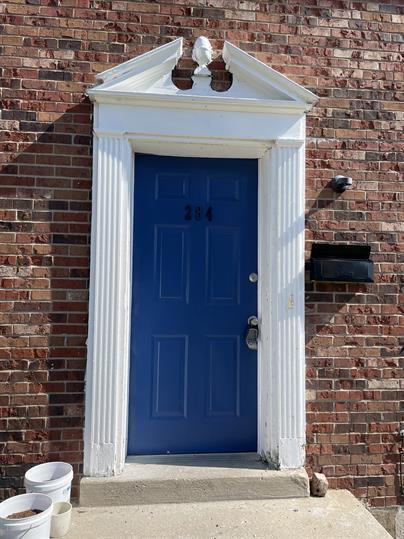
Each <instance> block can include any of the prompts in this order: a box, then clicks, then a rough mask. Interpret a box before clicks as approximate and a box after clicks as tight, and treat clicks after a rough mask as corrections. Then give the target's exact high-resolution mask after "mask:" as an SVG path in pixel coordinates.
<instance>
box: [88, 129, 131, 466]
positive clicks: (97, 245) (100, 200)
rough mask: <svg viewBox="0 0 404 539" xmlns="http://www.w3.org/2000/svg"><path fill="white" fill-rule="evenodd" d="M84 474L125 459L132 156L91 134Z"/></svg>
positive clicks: (118, 143) (122, 144) (119, 144)
mask: <svg viewBox="0 0 404 539" xmlns="http://www.w3.org/2000/svg"><path fill="white" fill-rule="evenodd" d="M93 170H94V172H93V191H92V196H93V202H92V221H91V268H90V302H89V331H88V356H87V372H86V408H85V432H84V474H85V475H90V476H91V475H113V474H117V473H120V472H121V471H122V468H123V465H124V463H125V457H126V438H127V436H126V432H127V414H128V373H129V365H128V361H129V339H130V307H131V278H130V274H131V266H132V246H131V241H132V222H133V221H132V204H133V184H134V175H133V155H132V149H131V146H130V144H129V142H128V141H127V140H126V139H125V138H121V137H117V136H102V135H100V136H97V135H95V136H94V163H93Z"/></svg>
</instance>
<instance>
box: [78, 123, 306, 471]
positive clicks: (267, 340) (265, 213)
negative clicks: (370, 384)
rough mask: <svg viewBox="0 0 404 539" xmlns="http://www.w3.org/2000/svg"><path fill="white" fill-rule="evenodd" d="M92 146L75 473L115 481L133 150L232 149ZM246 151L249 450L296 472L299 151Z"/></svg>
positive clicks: (124, 405)
mask: <svg viewBox="0 0 404 539" xmlns="http://www.w3.org/2000/svg"><path fill="white" fill-rule="evenodd" d="M95 141H96V147H95V163H96V166H95V168H94V175H95V178H94V188H93V193H94V198H93V205H94V209H93V217H92V243H91V253H92V254H91V274H90V323H89V339H88V359H89V364H88V367H87V383H86V423H85V424H86V429H85V442H84V454H85V468H84V473H85V474H86V475H115V474H117V473H120V471H122V469H123V465H124V463H125V459H126V440H127V423H128V419H127V418H128V393H129V336H130V303H131V265H132V262H131V258H132V230H133V226H132V225H133V196H134V195H133V187H134V167H135V165H136V158H135V152H134V149H133V148H134V147H135V148H136V150H137V151H139V152H142V153H144V152H145V151H148V152H152V153H158V154H160V155H161V154H162V153H163V152H164V150H165V148H168V149H169V153H167V154H165V153H164V154H165V155H173V154H174V155H187V156H189V157H197V156H200V154H201V153H202V152H204V150H206V153H205V154H204V155H209V156H216V157H226V158H227V157H235V156H236V155H238V156H240V151H239V150H240V148H238V149H237V151H235V150H234V146H233V145H229V146H225V145H222V144H220V146H219V145H217V144H215V140H214V139H212V140H211V141H209V143H207V142H206V140H199V141H197V140H195V139H194V140H192V141H190V140H189V139H187V140H186V141H185V140H184V141H183V142H182V143H181V142H174V141H171V142H169V145H168V146H165V142H166V141H165V140H164V139H163V140H162V139H159V138H158V137H156V139H155V140H154V142H151V141H150V140H147V141H146V143H142V142H141V140H140V139H139V138H137V139H135V140H133V139H131V138H130V137H128V136H116V135H115V136H110V135H106V136H105V135H104V134H101V133H97V135H96V136H95ZM216 142H217V141H216ZM246 146H247V147H244V149H245V150H247V151H245V152H242V153H243V155H245V154H246V153H247V154H248V155H249V156H250V157H256V158H258V159H259V167H258V268H259V269H258V271H259V281H258V316H259V319H260V328H261V332H260V342H259V347H258V440H257V447H258V452H259V453H260V454H261V455H262V456H264V457H265V458H266V459H267V460H270V461H271V462H272V463H273V464H275V465H276V466H278V467H280V468H298V467H301V466H302V465H303V464H304V444H305V398H304V394H305V390H304V383H305V377H304V362H305V356H304V145H303V143H302V141H277V142H272V144H271V145H268V147H267V148H266V149H265V150H264V151H262V147H261V145H257V146H255V147H252V146H251V144H248V145H246ZM252 149H254V150H255V151H252Z"/></svg>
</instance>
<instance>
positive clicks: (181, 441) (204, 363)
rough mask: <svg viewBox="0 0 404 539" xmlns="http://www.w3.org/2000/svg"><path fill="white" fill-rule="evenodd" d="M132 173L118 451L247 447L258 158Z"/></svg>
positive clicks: (252, 436)
mask: <svg viewBox="0 0 404 539" xmlns="http://www.w3.org/2000/svg"><path fill="white" fill-rule="evenodd" d="M135 169H136V172H135V212H134V215H135V220H134V246H133V249H134V258H133V303H132V339H131V374H130V403H129V434H128V437H129V439H128V454H129V455H133V454H165V453H208V452H236V451H254V450H256V447H257V426H256V425H257V362H256V359H257V358H256V352H255V351H253V350H250V349H249V348H248V347H247V346H246V344H245V339H244V336H245V331H246V326H247V320H248V317H249V316H251V315H256V314H257V285H256V283H252V282H250V280H249V275H250V274H251V273H252V272H256V271H257V161H256V160H253V159H205V158H204V159H200V158H183V157H160V156H155V155H137V156H136V164H135Z"/></svg>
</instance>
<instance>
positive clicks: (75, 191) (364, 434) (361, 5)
mask: <svg viewBox="0 0 404 539" xmlns="http://www.w3.org/2000/svg"><path fill="white" fill-rule="evenodd" d="M400 10H403V4H402V1H401V0H388V1H385V2H382V1H379V2H353V1H352V2H351V1H336V2H335V1H331V0H311V1H308V0H306V1H304V2H298V1H291V2H285V1H271V2H268V1H259V2H258V1H252V0H251V1H250V0H235V1H230V0H204V1H198V2H197V1H190V0H175V1H174V0H162V1H139V2H136V1H134V2H132V1H129V2H127V1H101V0H59V1H57V0H9V1H7V0H6V1H5V2H3V4H2V5H1V6H0V25H1V36H0V46H1V65H0V88H1V102H2V105H1V107H2V112H1V118H0V160H1V166H2V172H1V180H0V264H1V266H0V285H1V286H0V326H1V327H0V361H1V364H2V368H1V370H0V465H1V474H0V476H1V480H0V487H1V488H0V495H1V496H9V495H11V494H14V493H16V492H20V491H21V487H22V476H23V474H24V471H25V469H26V468H27V467H29V466H31V465H32V464H35V463H38V462H42V461H44V460H48V459H59V458H60V459H64V460H67V461H69V462H71V463H72V464H73V465H74V469H75V472H76V478H78V477H79V475H80V473H81V471H82V452H83V441H82V427H83V417H84V410H83V391H84V369H85V357H86V347H85V344H86V343H85V342H86V334H87V325H86V324H87V295H88V268H89V234H90V225H89V223H90V210H91V200H90V199H91V125H92V117H91V111H92V108H91V104H90V103H89V102H88V100H87V99H86V97H85V95H84V92H85V90H86V88H87V87H88V86H90V85H91V84H93V83H94V81H95V75H96V73H98V72H100V71H102V70H104V69H107V68H109V67H112V66H113V65H116V64H118V63H121V62H123V61H125V60H127V59H129V58H132V57H134V56H135V55H137V54H140V53H142V52H145V51H147V50H150V49H151V48H153V47H156V46H158V45H161V44H163V43H165V42H167V41H170V40H171V39H173V38H174V37H177V36H183V37H184V38H185V44H186V50H185V55H184V58H183V59H182V60H181V61H180V63H179V65H178V67H177V69H176V70H175V81H176V83H177V84H178V85H179V86H180V87H182V88H186V87H189V85H190V74H191V71H192V67H193V63H192V61H191V52H190V51H191V46H192V44H193V42H194V40H195V38H196V37H197V36H199V35H206V36H207V37H209V38H210V39H211V41H212V43H213V45H214V47H215V49H216V50H219V49H221V46H222V43H223V40H224V39H227V40H229V41H231V42H233V43H234V44H235V45H237V46H239V47H241V48H242V49H243V50H245V51H247V52H249V53H251V54H253V55H255V56H256V57H257V58H258V59H260V60H262V61H263V62H265V63H267V64H269V65H271V66H272V67H274V68H275V69H277V70H279V71H280V72H282V73H284V74H286V75H287V76H289V77H290V78H292V79H293V80H295V81H296V82H298V83H300V84H302V85H304V86H306V87H307V88H309V89H310V90H312V91H314V92H315V93H317V95H319V96H320V97H321V100H320V102H319V104H318V106H317V107H316V108H315V109H314V110H313V111H312V112H311V113H310V114H309V117H308V126H307V137H308V141H307V162H306V170H307V187H306V197H307V235H306V237H307V257H309V254H310V243H311V242H312V241H328V242H341V243H344V242H350V243H356V242H357V243H369V244H370V245H371V247H372V258H373V260H374V261H375V265H376V282H375V283H374V284H345V283H342V284H341V283H316V284H314V283H311V282H310V281H309V278H308V277H307V297H306V302H307V317H306V333H307V420H308V427H307V444H308V445H307V467H308V470H309V471H310V470H316V471H322V472H324V473H325V474H326V475H327V476H328V479H329V482H330V485H331V487H336V488H349V489H350V490H352V492H353V493H354V494H355V495H356V496H358V497H359V498H361V499H364V500H366V501H367V502H368V503H370V504H371V505H373V506H377V507H384V506H388V505H394V504H397V503H402V501H403V500H402V499H401V498H398V481H397V462H398V448H399V444H398V442H399V437H398V435H397V431H398V430H399V428H400V424H401V425H402V424H403V423H401V422H402V421H403V420H404V417H403V410H404V407H403V404H402V402H403V400H404V399H403V397H404V377H403V365H404V362H403V347H404V342H403V341H404V316H403V309H404V307H403V305H404V294H403V253H404V248H403V247H404V204H403V203H404V182H403V178H402V176H400V164H401V165H402V162H403V155H404V147H403V144H402V141H401V142H400V136H401V134H402V127H403V123H402V122H401V123H400V121H402V110H403V93H402V89H403V72H402V71H403V70H402V66H403V63H402V55H401V53H402V50H403V44H402V42H403V35H404V24H403V23H404V18H403V16H402V14H401V15H400ZM212 67H213V71H214V84H215V87H216V88H217V89H224V88H226V87H228V85H229V83H230V78H229V75H228V73H227V72H226V71H225V69H224V65H223V62H222V61H221V59H220V58H219V59H217V60H216V61H215V62H214V64H213V66H212ZM336 173H347V174H349V175H350V176H352V177H353V178H354V188H353V189H352V190H351V191H348V192H346V193H344V194H342V195H336V194H335V193H334V192H333V191H331V189H330V188H329V181H330V179H331V177H332V176H333V175H334V174H336ZM76 485H77V482H76ZM74 494H75V495H77V488H75V490H74Z"/></svg>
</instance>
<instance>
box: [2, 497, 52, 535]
mask: <svg viewBox="0 0 404 539" xmlns="http://www.w3.org/2000/svg"><path fill="white" fill-rule="evenodd" d="M30 509H39V510H41V511H42V513H39V514H38V515H35V516H32V517H26V518H18V519H11V518H7V517H8V516H9V515H12V514H13V513H20V512H21V511H28V510H30ZM52 510H53V502H52V500H51V498H50V497H49V496H46V494H37V493H33V494H21V495H20V496H13V497H12V498H8V500H6V501H4V502H2V503H0V537H1V538H2V539H49V537H50V527H51V516H52Z"/></svg>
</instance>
